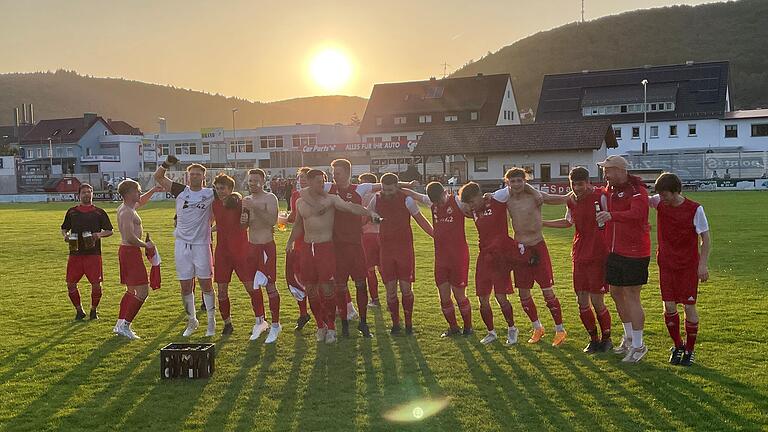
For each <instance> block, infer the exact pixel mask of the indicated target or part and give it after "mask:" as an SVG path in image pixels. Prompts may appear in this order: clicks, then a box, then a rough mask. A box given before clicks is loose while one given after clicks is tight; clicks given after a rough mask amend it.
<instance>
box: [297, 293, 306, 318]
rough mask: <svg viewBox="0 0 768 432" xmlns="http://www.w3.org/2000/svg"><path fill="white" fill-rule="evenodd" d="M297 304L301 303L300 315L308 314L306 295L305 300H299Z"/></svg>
mask: <svg viewBox="0 0 768 432" xmlns="http://www.w3.org/2000/svg"><path fill="white" fill-rule="evenodd" d="M296 304H298V305H299V315H301V316H304V315H306V314H307V298H306V297H304V300H299V301H297V302H296Z"/></svg>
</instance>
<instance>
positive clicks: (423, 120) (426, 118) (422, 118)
mask: <svg viewBox="0 0 768 432" xmlns="http://www.w3.org/2000/svg"><path fill="white" fill-rule="evenodd" d="M419 123H432V116H431V115H429V114H425V115H420V116H419Z"/></svg>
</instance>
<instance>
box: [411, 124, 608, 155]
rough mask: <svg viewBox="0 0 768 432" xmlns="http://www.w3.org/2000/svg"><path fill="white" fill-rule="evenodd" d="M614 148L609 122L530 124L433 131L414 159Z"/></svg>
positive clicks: (420, 146)
mask: <svg viewBox="0 0 768 432" xmlns="http://www.w3.org/2000/svg"><path fill="white" fill-rule="evenodd" d="M603 142H605V143H606V144H607V146H608V147H611V148H613V147H617V143H616V137H615V136H614V134H613V128H612V127H611V121H610V120H608V119H602V120H586V121H576V122H550V123H530V124H521V125H505V126H476V127H463V128H450V129H433V130H428V131H425V132H424V134H423V135H422V136H421V139H420V140H419V143H418V145H417V146H416V149H415V150H414V151H413V154H415V155H424V156H427V155H450V154H489V153H512V152H527V151H561V150H596V149H599V148H600V147H601V146H602V145H603Z"/></svg>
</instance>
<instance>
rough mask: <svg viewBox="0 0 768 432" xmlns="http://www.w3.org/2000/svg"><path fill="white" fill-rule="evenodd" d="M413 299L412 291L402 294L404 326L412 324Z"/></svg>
mask: <svg viewBox="0 0 768 432" xmlns="http://www.w3.org/2000/svg"><path fill="white" fill-rule="evenodd" d="M415 299H416V297H415V296H414V295H413V291H409V292H407V293H405V294H403V315H404V316H405V326H406V327H411V326H413V302H414V301H415Z"/></svg>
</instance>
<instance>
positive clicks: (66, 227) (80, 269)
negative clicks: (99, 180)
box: [61, 183, 112, 320]
mask: <svg viewBox="0 0 768 432" xmlns="http://www.w3.org/2000/svg"><path fill="white" fill-rule="evenodd" d="M78 195H79V197H80V204H79V205H77V206H75V207H71V208H70V209H69V210H67V213H66V215H64V222H62V224H61V234H62V236H64V241H66V242H69V244H70V247H69V258H68V259H67V293H68V294H69V300H70V301H71V302H72V305H73V306H74V307H75V319H76V320H82V319H83V318H85V312H84V311H83V306H82V305H81V304H80V291H78V289H77V283H78V282H80V279H82V278H83V276H85V277H87V278H88V282H90V284H91V311H90V319H92V320H95V319H98V317H99V316H98V313H97V308H98V307H99V301H101V281H102V280H104V277H103V272H102V265H101V239H103V238H106V237H109V236H111V235H112V222H110V221H109V216H108V215H107V212H105V211H104V210H102V209H100V208H98V207H96V206H95V205H93V186H91V185H89V184H88V183H83V184H81V185H80V187H79V188H78Z"/></svg>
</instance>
